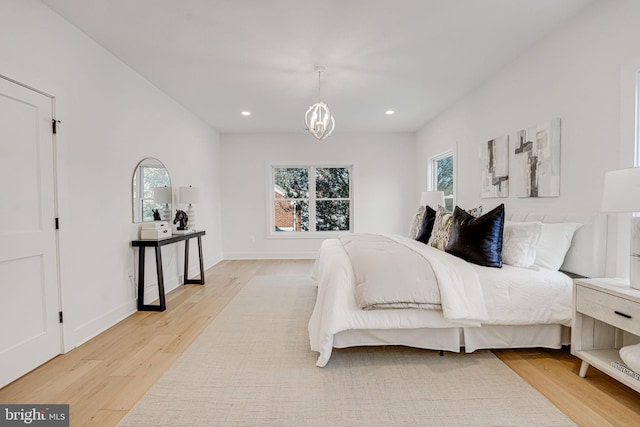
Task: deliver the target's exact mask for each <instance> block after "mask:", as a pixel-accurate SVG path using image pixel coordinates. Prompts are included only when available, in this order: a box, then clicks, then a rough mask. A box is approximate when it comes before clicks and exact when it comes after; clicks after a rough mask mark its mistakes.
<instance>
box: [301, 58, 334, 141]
mask: <svg viewBox="0 0 640 427" xmlns="http://www.w3.org/2000/svg"><path fill="white" fill-rule="evenodd" d="M324 70H325V67H324V66H322V65H317V66H316V67H315V68H314V69H313V71H314V72H316V73H318V102H316V103H315V104H313V105H312V106H310V107H309V109H308V110H307V112H306V114H305V115H304V123H305V125H307V130H308V131H309V132H310V133H311V135H313V136H314V137H315V138H316V139H318V140H320V141H322V140H323V139H325V138H327V137H328V136H329V135H331V133H332V132H333V129H334V128H335V126H336V123H335V120H334V119H333V115H332V114H331V110H329V106H328V105H327V104H325V103H324V102H322V101H320V79H321V74H322V72H323V71H324Z"/></svg>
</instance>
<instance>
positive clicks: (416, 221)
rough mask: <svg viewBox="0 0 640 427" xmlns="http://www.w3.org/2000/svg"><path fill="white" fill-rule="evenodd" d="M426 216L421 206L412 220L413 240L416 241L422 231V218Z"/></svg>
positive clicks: (411, 232) (410, 235)
mask: <svg viewBox="0 0 640 427" xmlns="http://www.w3.org/2000/svg"><path fill="white" fill-rule="evenodd" d="M423 216H424V206H419V207H418V210H417V212H416V213H415V214H414V215H413V218H412V219H411V226H410V227H409V235H408V237H411V238H412V239H415V238H416V236H417V235H418V232H419V231H420V225H421V224H422V217H423Z"/></svg>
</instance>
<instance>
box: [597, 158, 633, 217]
mask: <svg viewBox="0 0 640 427" xmlns="http://www.w3.org/2000/svg"><path fill="white" fill-rule="evenodd" d="M602 210H603V211H604V212H640V167H638V168H628V169H619V170H615V171H609V172H607V173H605V175H604V192H603V195H602Z"/></svg>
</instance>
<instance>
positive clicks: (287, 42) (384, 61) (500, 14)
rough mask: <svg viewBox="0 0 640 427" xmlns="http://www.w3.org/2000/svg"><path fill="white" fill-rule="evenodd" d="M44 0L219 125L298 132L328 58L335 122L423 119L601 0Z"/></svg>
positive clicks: (406, 127)
mask: <svg viewBox="0 0 640 427" xmlns="http://www.w3.org/2000/svg"><path fill="white" fill-rule="evenodd" d="M41 1H42V2H43V3H44V4H46V5H47V6H48V7H50V8H51V9H53V10H54V11H55V12H57V13H58V14H60V15H61V16H62V17H64V18H65V19H66V20H67V21H69V22H70V23H72V24H73V25H75V26H76V27H78V28H79V29H80V30H82V31H83V32H84V33H86V34H87V35H88V36H89V37H91V38H92V39H94V40H95V41H96V42H98V43H99V44H100V45H102V46H103V47H104V48H105V49H107V50H108V51H110V52H111V53H112V54H113V55H115V56H116V57H118V58H120V59H121V60H122V61H123V62H125V63H126V64H128V65H129V66H130V67H131V68H133V69H134V70H136V71H137V72H138V73H140V74H141V75H142V76H144V77H145V78H146V79H147V80H149V81H150V82H152V83H153V84H154V85H156V86H157V87H158V88H160V89H161V90H162V91H164V92H165V93H166V94H168V95H169V96H171V97H172V98H173V99H175V100H176V101H177V102H179V103H180V104H182V105H183V106H184V107H185V108H187V109H188V110H190V111H192V112H193V113H194V114H196V115H197V116H199V117H200V118H202V119H203V120H204V121H206V122H207V123H209V124H210V125H211V126H212V127H214V128H215V129H217V130H219V131H220V132H223V133H245V132H302V131H304V112H305V111H306V109H307V108H308V106H309V105H311V104H313V103H314V102H316V101H317V100H318V75H317V74H315V73H314V71H313V70H314V66H316V65H324V66H325V67H326V71H325V72H324V73H323V74H322V79H321V97H322V100H323V101H325V102H327V103H328V104H329V107H330V108H331V110H332V112H333V114H334V116H335V120H336V131H335V133H334V134H338V133H339V132H349V131H373V132H414V131H416V130H418V129H420V128H421V127H422V126H423V125H424V124H425V123H426V122H428V121H429V120H430V119H432V118H434V117H435V116H437V115H438V114H439V113H440V112H442V111H443V110H444V109H446V108H447V107H448V106H450V105H451V104H452V103H454V102H455V101H456V100H458V99H460V98H461V97H462V96H463V95H464V94H466V93H468V92H469V91H471V90H473V89H474V88H475V87H477V86H478V85H480V84H481V83H482V82H483V81H485V80H486V79H487V78H488V77H489V76H491V75H492V74H494V73H495V72H496V71H498V70H499V69H500V68H502V67H503V66H505V64H507V63H509V62H510V61H512V60H514V59H515V58H516V57H517V56H518V55H519V54H520V53H521V52H522V51H524V50H525V49H527V48H528V47H530V46H532V45H533V44H534V43H535V42H537V41H538V40H540V39H542V38H544V37H545V35H547V34H548V33H549V32H551V31H553V30H555V29H557V28H559V27H560V26H561V25H562V24H563V23H564V22H566V21H567V20H568V19H569V18H570V17H571V16H574V15H575V14H577V13H578V12H579V11H580V9H582V8H584V7H585V6H586V5H588V4H589V3H591V2H592V1H593V0H323V1H317V0H316V1H310V0H179V1H178V0H41ZM390 109H391V110H395V114H394V115H385V111H386V110H390ZM245 110H247V111H250V112H251V116H249V117H245V116H242V115H241V114H240V113H241V111H245Z"/></svg>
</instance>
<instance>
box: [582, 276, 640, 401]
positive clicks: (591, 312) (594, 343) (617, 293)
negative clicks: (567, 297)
mask: <svg viewBox="0 0 640 427" xmlns="http://www.w3.org/2000/svg"><path fill="white" fill-rule="evenodd" d="M638 342H640V290H636V289H631V288H630V287H629V283H628V282H626V281H623V280H620V279H576V280H574V285H573V327H572V328H571V354H573V355H575V356H577V357H579V358H580V359H582V366H581V367H580V376H581V377H584V376H585V375H586V374H587V369H588V368H589V365H591V366H593V367H595V368H597V369H599V370H600V371H602V372H604V373H605V374H607V375H610V376H611V377H613V378H615V379H617V380H618V381H620V382H622V383H623V384H626V385H627V386H629V387H631V388H633V389H634V390H636V391H640V381H639V380H636V379H635V378H634V377H632V376H630V375H628V374H626V373H624V372H622V371H620V370H618V369H616V368H615V367H613V366H611V362H612V361H613V362H618V363H622V359H620V354H619V349H620V348H621V347H622V346H624V345H630V344H636V343H638Z"/></svg>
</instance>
